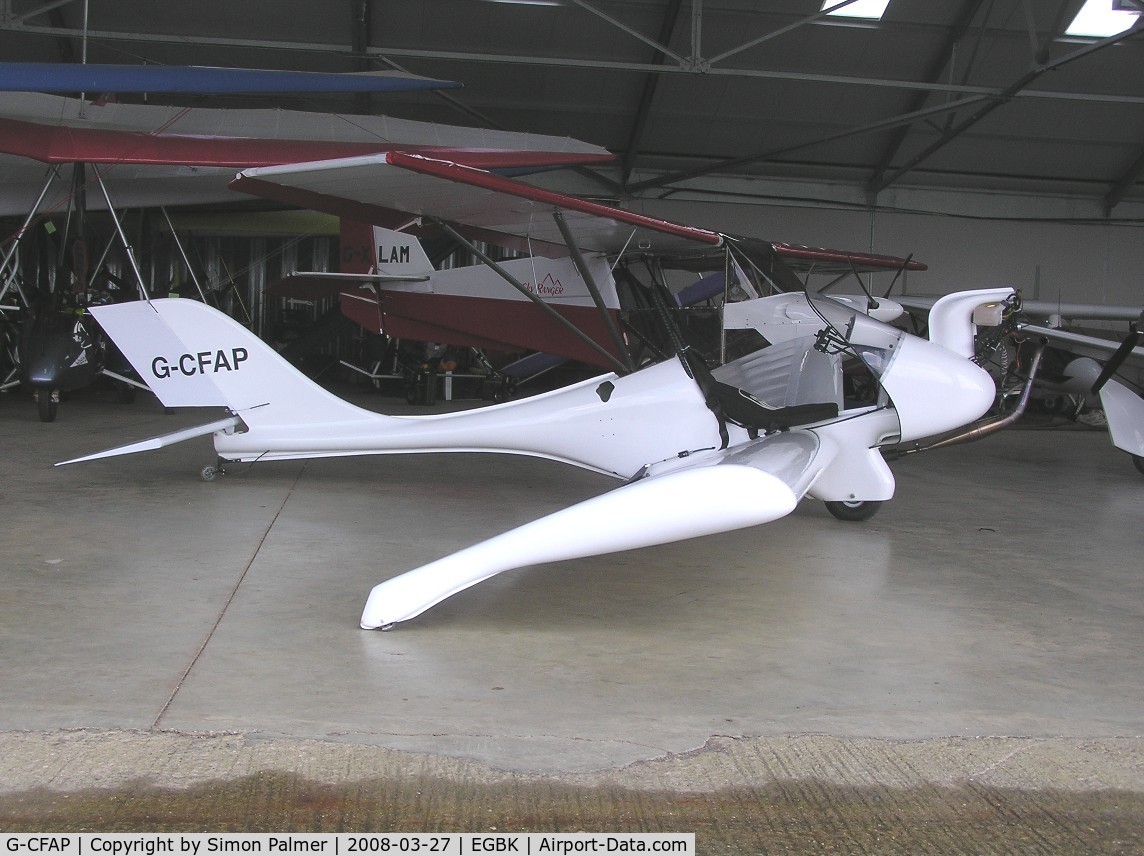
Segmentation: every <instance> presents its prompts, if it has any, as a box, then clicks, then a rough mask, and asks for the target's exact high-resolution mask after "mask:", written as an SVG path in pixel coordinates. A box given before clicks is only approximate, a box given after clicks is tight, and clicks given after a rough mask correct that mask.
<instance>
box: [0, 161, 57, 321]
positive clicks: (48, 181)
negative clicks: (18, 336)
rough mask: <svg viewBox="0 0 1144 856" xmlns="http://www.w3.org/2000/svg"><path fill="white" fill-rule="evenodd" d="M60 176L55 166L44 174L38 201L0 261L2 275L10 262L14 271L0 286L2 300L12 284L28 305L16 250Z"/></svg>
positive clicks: (50, 167) (0, 273)
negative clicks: (49, 190) (18, 274)
mask: <svg viewBox="0 0 1144 856" xmlns="http://www.w3.org/2000/svg"><path fill="white" fill-rule="evenodd" d="M58 177H59V171H58V169H57V168H56V167H55V166H49V167H48V171H47V173H46V174H45V176H44V188H43V190H41V191H40V195H39V196H38V197H36V202H35V204H34V205H32V210H30V211H29V212H28V216H27V217H25V218H24V223H23V224H22V225H21V226H20V228H19V229H18V230H17V232H16V234H15V235H14V236H13V238H12V244H11V246H9V247H8V252H7V253H5V254H4V260H3V261H2V262H0V275H3V274H4V272H5V271H7V270H8V263H9V262H11V263H12V272H11V273H10V274H8V277H7V278H6V279H5V280H4V287H3V288H0V300H3V299H4V295H6V294H7V293H8V289H9V288H11V287H12V286H15V287H16V293H17V294H19V295H20V299H21V300H23V301H24V305H25V306H27V305H28V298H27V296H26V295H25V294H24V290H23V289H22V288H21V287H20V283H19V281H18V280H17V279H16V274H17V273H19V269H18V268H17V266H16V251H17V250H18V249H19V247H20V240H21V239H22V238H23V237H24V235H25V234H26V233H27V231H28V227H29V226H30V225H31V224H32V220H34V219H35V217H36V212H38V211H39V210H40V205H41V204H42V203H43V201H44V197H45V196H47V195H48V188H50V187H51V186H52V182H53V181H55V180H56V179H57V178H58Z"/></svg>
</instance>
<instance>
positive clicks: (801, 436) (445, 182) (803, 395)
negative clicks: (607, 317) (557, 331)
mask: <svg viewBox="0 0 1144 856" xmlns="http://www.w3.org/2000/svg"><path fill="white" fill-rule="evenodd" d="M354 160H355V161H356V162H355V163H351V164H349V168H350V169H351V171H354V170H357V169H359V168H360V167H361V166H362V163H361V159H354ZM346 166H347V165H346V164H345V163H343V162H340V161H338V162H330V163H328V164H322V165H310V166H309V169H308V170H307V169H304V168H300V167H299V168H295V167H286V168H266V169H257V170H249V171H247V172H246V173H243V178H242V179H241V180H240V182H239V184H244V183H245V184H246V185H247V188H248V189H249V188H250V187H251V186H258V187H262V188H266V187H281V185H278V184H276V183H275V182H278V181H285V182H296V181H297V177H298V175H299V173H300V172H304V173H306V176H307V177H306V179H305V181H306V182H307V183H308V184H310V185H311V186H319V185H320V186H322V187H323V188H324V190H323V193H324V194H325V195H326V197H327V198H331V197H334V196H338V195H341V196H342V197H344V198H350V199H353V197H354V196H358V195H365V196H371V195H376V198H379V199H380V198H382V197H385V196H386V194H385V193H384V192H382V191H381V190H380V189H379V188H380V187H381V186H383V185H387V184H389V183H396V184H397V185H399V186H400V185H403V184H404V186H403V187H401V189H400V192H401V193H402V194H403V195H404V198H405V199H407V200H413V202H410V203H406V204H407V205H408V207H414V206H416V207H418V208H419V209H423V210H422V216H426V217H428V216H430V214H429V213H428V207H429V206H431V207H433V208H434V209H436V210H437V212H438V213H444V211H445V209H451V207H452V206H453V205H454V204H455V203H456V200H457V198H458V197H460V198H461V203H462V207H464V209H465V211H466V213H464V214H463V215H462V214H458V213H456V211H453V213H452V216H451V217H450V219H451V221H452V222H454V223H457V224H458V225H459V226H479V227H483V229H484V232H483V233H484V234H487V233H488V232H489V230H490V229H492V227H495V231H498V232H506V231H507V232H513V233H517V234H520V233H522V232H523V233H524V234H525V235H527V237H529V238H530V239H531V240H532V241H533V242H534V243H536V244H540V243H541V242H545V243H547V244H549V245H550V246H551V245H552V244H554V243H555V237H554V235H553V232H563V233H564V235H565V237H566V239H567V244H566V245H565V246H566V251H567V252H570V253H571V255H572V257H573V258H574V259H575V258H577V257H579V256H582V254H583V253H584V252H588V253H589V254H590V255H595V254H597V253H600V252H604V249H603V248H605V247H617V248H618V247H623V246H631V247H638V248H639V250H638V252H639V253H641V254H644V255H646V254H648V253H651V252H658V253H686V252H696V251H697V250H699V251H710V249H711V248H712V247H725V246H726V245H728V243H730V242H731V239H730V238H728V237H727V236H724V235H720V234H718V233H715V232H709V231H706V230H702V229H692V228H689V227H683V226H679V225H677V224H673V223H669V222H666V221H661V220H654V219H652V218H648V217H643V216H640V215H635V214H632V213H630V212H625V211H622V210H620V209H616V208H611V207H608V206H603V205H598V204H594V203H588V202H584V201H583V200H578V199H574V198H570V197H566V196H560V195H558V194H551V193H547V192H540V191H537V189H536V188H534V187H530V186H526V185H521V184H519V183H518V182H512V181H508V180H504V179H495V180H494V177H491V176H489V175H488V174H487V173H480V175H479V176H478V177H477V180H478V181H479V182H480V183H481V186H482V191H481V193H480V194H479V199H478V203H477V204H476V205H475V206H474V205H471V204H468V205H466V203H469V202H472V200H471V199H466V195H467V191H468V190H469V189H471V188H472V187H474V185H473V184H471V183H470V184H464V183H461V184H457V183H456V181H455V180H454V179H453V178H451V177H443V176H442V175H440V174H438V175H432V176H431V175H428V173H425V172H418V171H416V170H412V171H411V170H409V169H407V168H406V167H404V166H401V165H395V164H394V163H393V162H392V161H391V160H390V159H389V158H388V157H382V158H378V159H372V167H371V169H369V170H367V171H366V172H367V173H369V174H370V182H371V184H372V185H373V187H372V189H370V188H364V187H361V186H359V185H358V184H357V183H356V182H354V181H352V180H351V181H350V182H348V183H347V182H346V181H343V180H342V177H340V176H339V175H338V170H339V169H341V168H344V167H346ZM418 166H421V165H420V164H418ZM445 166H447V167H448V169H445V170H444V171H445V173H446V174H451V170H452V169H459V168H457V167H455V165H452V164H449V165H445ZM430 169H431V170H433V171H437V170H440V169H443V167H442V166H441V165H440V164H439V163H438V162H433V164H431V166H430ZM324 170H331V171H332V174H327V175H326V176H325V179H322V178H321V177H320V175H318V174H319V173H321V172H322V171H324ZM463 172H464V174H465V175H466V176H467V177H468V178H469V179H472V178H473V177H474V176H473V173H476V172H479V171H474V170H463ZM423 178H428V179H429V181H428V186H429V187H433V188H435V189H436V193H437V195H436V199H433V197H432V196H431V195H430V196H426V195H425V194H424V193H423V192H416V191H414V190H411V188H410V186H409V185H410V183H411V184H413V185H418V184H421V185H422V186H421V187H419V188H417V191H423V190H425V189H426V185H425V184H424V183H422V182H421V179H423ZM254 183H256V185H255V184H254ZM446 190H451V191H452V192H451V193H450V192H445V191H446ZM289 192H290V193H291V194H292V195H293V194H296V193H298V192H299V191H298V188H297V187H296V186H295V187H290V188H289ZM509 199H511V200H512V204H511V205H510V204H508V202H507V201H506V200H509ZM360 205H361V203H358V207H359V208H360ZM498 213H499V214H501V215H503V216H499V217H498V216H496V215H497V214H498ZM494 218H495V219H496V222H495V223H494V222H492V219H494ZM474 221H477V222H474ZM450 228H452V227H450ZM585 248H587V249H585ZM620 252H621V253H622V250H620ZM772 261H773V259H772ZM577 266H578V267H579V263H577ZM583 269H585V270H590V265H585V266H584V268H583ZM1011 294H1012V290H1011V289H986V290H982V291H976V292H965V293H961V294H957V295H951V296H950V297H948V298H945V299H942V300H940V301H938V302H937V303H936V304H935V305H934V307H933V309H932V310H931V312H930V338H929V339H928V340H927V339H922V338H919V337H917V336H913V335H910V334H908V333H906V332H904V331H902V330H900V329H897V328H895V327H893V326H890V325H889V324H887V323H884V322H883V321H879V320H877V319H875V318H873V317H871V316H870V315H868V314H866V313H865V312H864V311H862V309H863V308H865V307H864V306H862V305H859V306H857V307H856V306H855V305H854V303H853V302H848V301H845V300H839V299H836V298H832V297H827V296H823V295H815V294H807V293H805V292H788V293H779V294H774V295H772V296H768V297H751V298H749V299H746V300H742V301H740V302H737V303H729V304H726V305H725V306H724V307H723V315H724V325H723V326H724V330H725V332H727V333H735V332H744V331H750V333H751V335H752V336H754V337H755V345H754V346H752V347H750V348H746V349H744V352H743V353H742V354H740V355H738V356H737V357H735V358H734V359H731V360H729V361H728V362H726V363H725V364H723V365H721V366H719V367H717V368H716V369H714V370H709V369H708V366H707V364H706V362H705V361H704V360H703V358H702V357H701V356H700V355H699V354H698V352H697V350H696V349H694V348H691V347H688V346H686V345H685V344H684V343H683V342H682V341H681V340H679V341H678V347H677V348H676V351H675V352H674V353H671V354H669V355H667V356H666V357H665V358H663V359H661V360H659V361H657V362H653V363H651V364H650V365H646V366H645V367H643V368H640V369H638V370H631V369H629V368H626V367H623V366H618V367H617V370H616V371H614V372H610V373H607V374H601V375H599V376H597V377H594V378H592V379H590V380H587V381H583V382H581V383H577V384H574V385H572V386H569V387H565V388H561V389H557V390H555V391H552V392H547V393H544V394H540V395H537V396H534V397H532V398H527V399H522V400H519V401H514V402H510V403H507V404H501V405H495V406H489V407H485V408H481V409H477V410H469V411H464V412H458V413H447V414H442V415H427V416H384V415H379V414H376V413H373V412H371V411H367V410H363V409H361V408H358V407H356V406H354V405H352V404H350V403H348V402H346V401H344V400H342V399H340V398H338V397H336V396H334V395H332V394H331V393H329V392H328V391H326V390H325V389H323V388H321V387H320V386H318V385H316V384H315V383H313V382H312V381H310V380H309V379H307V378H306V377H305V376H303V375H302V374H300V373H299V372H297V371H296V370H295V369H294V368H293V367H292V366H290V365H289V364H288V363H287V362H286V361H285V360H283V359H282V358H281V357H280V356H279V355H278V354H277V353H275V352H274V350H273V349H272V348H270V347H269V346H268V345H266V344H265V343H263V342H262V341H260V340H259V339H258V338H257V337H255V336H254V335H253V334H251V333H250V332H249V331H247V330H246V329H245V328H243V327H242V326H240V325H239V324H238V323H236V322H235V321H233V320H232V319H230V318H228V317H227V316H225V315H223V314H222V313H219V312H217V311H215V310H214V309H212V308H210V307H208V306H205V305H203V304H201V303H198V302H193V301H188V300H177V299H175V300H171V299H164V300H153V301H150V302H144V301H140V302H136V303H127V304H120V305H116V306H106V307H93V309H92V312H93V314H95V316H96V318H97V320H98V321H99V323H100V324H101V325H102V326H103V328H104V330H105V331H106V332H107V334H108V335H109V336H110V337H111V338H112V339H113V340H114V341H115V343H116V344H117V345H118V346H119V348H120V349H121V350H122V351H123V353H124V354H125V355H126V356H127V358H128V359H129V360H130V361H131V363H132V364H133V365H134V366H135V367H136V368H137V370H138V371H139V372H140V373H141V375H142V376H143V377H145V378H146V379H147V382H148V384H149V385H150V386H151V388H152V389H153V390H154V392H155V394H156V395H157V396H158V397H159V399H160V400H161V401H162V402H163V403H164V404H165V405H167V406H170V407H184V406H203V407H222V408H225V416H223V417H222V418H220V419H217V420H215V421H212V422H209V423H207V424H205V425H202V426H200V427H198V428H191V429H187V430H184V431H179V432H175V433H173V434H170V435H166V436H163V437H157V438H153V439H150V440H144V441H142V442H138V443H132V444H129V445H126V446H121V447H118V448H115V449H111V450H108V451H106V452H100V453H97V454H94V455H89V456H86V457H83V458H78V459H76V460H75V461H67V462H64V463H76V462H78V461H85V460H93V459H97V458H103V457H108V456H112V455H120V454H126V453H130V452H138V451H144V450H149V449H158V448H162V447H164V446H166V445H169V444H171V443H174V442H179V441H182V440H186V439H190V438H192V437H197V436H203V435H207V434H210V435H213V439H214V447H215V450H216V452H217V454H218V457H219V458H220V460H221V461H224V462H225V461H247V462H250V461H267V460H291V459H298V458H315V457H332V456H346V455H366V454H394V453H403V452H424V451H452V452H467V451H473V452H502V453H510V454H521V455H532V456H537V457H543V458H548V459H551V460H556V461H561V462H564V463H568V464H570V465H573V466H579V467H583V468H586V469H589V470H593V471H595V472H599V473H604V474H607V475H610V476H612V477H614V478H616V479H617V480H619V481H621V482H623V485H622V486H620V487H618V488H617V489H616V490H613V491H611V492H609V493H606V494H603V495H602V496H599V497H596V498H593V499H590V500H587V501H585V502H582V503H580V504H578V505H575V506H572V507H570V508H567V509H564V510H562V511H559V512H556V513H555V514H552V515H549V516H547V517H544V518H541V519H539V520H536V521H534V522H532V523H528V524H526V525H524V526H521V527H519V528H517V529H513V530H511V531H509V532H506V533H504V534H502V535H498V536H496V537H494V538H491V539H489V540H487V541H484V542H482V543H479V544H476V545H474V546H472V547H469V548H467V549H465V550H461V551H460V552H458V553H455V554H453V555H450V556H446V557H444V558H442V559H439V560H438V561H435V562H432V563H430V564H429V565H426V566H424V567H421V568H418V569H415V570H412V571H408V572H406V573H403V574H401V575H399V576H396V577H394V578H392V579H388V580H386V581H384V582H381V583H379V584H378V585H376V586H375V587H374V588H373V590H372V591H371V592H370V594H369V597H368V599H367V601H366V604H365V608H364V611H363V613H362V616H361V621H360V623H361V626H362V627H363V628H366V629H375V628H381V629H388V628H390V627H392V626H393V625H394V624H396V623H398V622H402V621H407V620H409V619H412V618H414V617H415V616H417V615H419V614H420V613H422V612H424V611H425V610H426V609H429V608H430V607H432V606H433V605H434V604H436V603H439V602H440V601H442V600H444V599H445V598H447V597H449V596H451V595H453V594H456V593H457V592H459V591H461V590H463V589H465V588H468V587H469V586H472V585H474V584H476V583H478V582H480V581H482V580H484V579H488V578H489V577H491V576H493V575H495V574H498V573H501V572H503V571H507V570H510V569H514V568H519V567H523V566H526V565H533V564H539V563H544V562H553V561H558V560H563V559H571V558H579V557H584V556H592V555H599V554H604V553H610V552H614V551H619V550H627V549H632V548H637V547H642V546H650V545H653V544H663V543H669V542H672V541H677V540H682V539H686V538H691V537H696V536H700V535H708V534H714V533H719V532H726V531H731V530H734V529H739V528H743V527H748V526H754V525H757V524H761V523H766V522H769V521H772V520H775V519H778V518H780V517H783V516H784V515H786V514H789V513H790V512H791V511H792V510H793V509H794V508H795V506H796V505H797V504H798V502H799V501H800V500H801V499H802V498H804V497H812V498H815V499H819V500H823V501H825V502H826V503H827V505H828V507H829V508H830V509H831V511H832V512H833V513H834V514H835V515H836V516H838V517H841V518H843V519H851V520H857V519H863V518H865V517H869V516H870V515H871V514H872V513H874V511H876V510H877V508H878V507H879V506H880V505H881V503H882V502H884V501H886V500H888V499H890V498H891V497H892V496H893V494H894V478H893V475H892V473H891V472H890V469H889V468H888V466H887V465H886V462H885V460H884V459H883V457H882V454H881V452H880V447H882V446H884V445H889V444H895V443H900V442H907V441H911V440H916V439H921V438H925V437H930V436H933V435H939V434H943V433H945V432H950V431H954V430H956V429H958V428H960V427H962V426H965V425H967V424H968V423H971V422H973V421H974V420H976V419H978V418H979V417H981V416H982V415H983V414H984V413H985V412H986V411H987V410H988V408H989V407H990V405H991V404H992V402H993V399H994V394H995V388H994V384H993V381H992V379H991V378H990V376H989V374H988V373H987V372H986V371H984V370H983V369H981V368H980V367H979V366H977V365H976V364H974V363H973V362H972V360H971V359H970V358H971V357H972V355H973V344H974V335H975V333H976V326H975V324H974V321H973V313H974V311H975V309H976V308H977V307H978V306H979V305H981V304H987V303H991V302H996V301H999V300H1003V299H1006V298H1007V297H1009V296H1010V295H1011ZM891 309H892V306H891V305H890V302H884V303H883V304H882V305H881V306H880V307H879V311H880V312H887V311H888V310H891ZM760 336H761V337H762V338H761V339H760V338H758V337H760ZM855 373H860V374H862V375H863V376H864V377H865V379H866V380H867V383H864V384H859V385H857V386H856V385H854V384H853V383H852V382H850V381H849V380H848V378H852V377H853V376H854V375H855ZM858 394H860V395H861V400H854V399H853V398H852V396H854V395H858Z"/></svg>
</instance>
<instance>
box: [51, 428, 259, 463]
mask: <svg viewBox="0 0 1144 856" xmlns="http://www.w3.org/2000/svg"><path fill="white" fill-rule="evenodd" d="M241 424H242V420H241V419H240V418H239V417H237V416H228V417H227V418H226V419H218V420H215V421H214V422H208V423H207V424H206V425H197V426H195V427H194V428H184V429H183V430H182V431H172V432H171V433H170V434H163V435H162V436H159V437H151V438H150V439H148V440H140V441H139V442H137V443H129V444H128V445H126V446H116V447H115V448H114V449H106V450H104V451H102V452H96V453H95V454H92V455H84V456H83V457H82V458H72V459H71V460H70V461H60V462H59V463H58V464H56V465H55V466H57V467H63V466H66V465H67V464H80V463H83V462H84V461H97V460H99V459H100V458H114V457H116V456H118V455H132V454H134V453H136V452H152V451H154V450H155V449H162V448H163V447H164V446H173V445H174V444H175V443H182V442H183V441H184V440H193V439H194V438H195V437H202V436H204V435H206V434H214V433H215V432H216V431H226V430H228V429H230V428H237V427H238V426H239V425H241Z"/></svg>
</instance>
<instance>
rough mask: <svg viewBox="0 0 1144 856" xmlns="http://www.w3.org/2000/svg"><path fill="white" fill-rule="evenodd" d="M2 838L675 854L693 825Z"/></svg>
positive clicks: (107, 850) (108, 850) (282, 850)
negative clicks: (674, 828) (684, 828)
mask: <svg viewBox="0 0 1144 856" xmlns="http://www.w3.org/2000/svg"><path fill="white" fill-rule="evenodd" d="M2 838H3V840H4V850H3V853H2V854H0V856H3V854H17V856H163V854H181V856H215V854H220V853H222V854H248V853H250V854H258V856H279V854H320V856H382V854H390V853H393V854H400V853H438V854H446V856H469V854H478V853H500V854H523V856H533V854H558V856H572V854H579V853H670V854H678V856H695V833H693V832H622V833H612V832H439V833H435V832H414V833H400V832H382V833H360V834H358V833H350V832H328V833H302V832H284V833H280V834H279V833H264V832H260V833H253V832H252V833H245V832H229V833H228V832H224V833H211V832H183V833H170V832H144V833H128V832H108V833H100V832H75V833H55V834H53V833H20V834H8V835H3V836H2Z"/></svg>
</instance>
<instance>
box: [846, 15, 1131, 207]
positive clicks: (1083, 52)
mask: <svg viewBox="0 0 1144 856" xmlns="http://www.w3.org/2000/svg"><path fill="white" fill-rule="evenodd" d="M1142 31H1144V26H1142V25H1141V23H1140V22H1139V21H1137V23H1136V24H1135V25H1134V26H1133V27H1132V28H1131V29H1129V30H1126V31H1125V32H1123V33H1119V34H1118V35H1115V36H1109V37H1108V38H1106V39H1100V40H1098V41H1096V42H1093V43H1092V44H1090V45H1087V46H1085V47H1083V48H1080V49H1079V50H1075V51H1073V52H1072V53H1069V54H1066V55H1065V56H1063V57H1060V58H1059V59H1056V60H1052V61H1051V62H1044V63H1037V64H1035V65H1034V66H1033V67H1032V68H1031V69H1030V70H1029V71H1027V72H1025V74H1023V75H1021V77H1019V78H1018V79H1017V80H1015V81H1014V82H1013V83H1011V84H1010V85H1009V86H1008V87H1006V88H1005V90H1004V91H1003V92H1002V93H1001V94H1000V95H997V96H996V97H994V98H991V99H990V100H989V102H988V103H987V104H985V105H984V106H982V107H981V108H979V109H978V110H976V111H974V112H973V113H972V114H971V115H970V116H969V117H968V118H966V119H963V120H962V121H960V122H958V123H957V124H956V125H954V126H953V127H952V128H949V129H948V130H947V131H946V132H945V133H944V134H942V135H941V137H939V138H938V139H937V140H935V141H934V142H932V143H930V145H928V146H926V147H925V148H924V149H923V150H922V151H921V152H919V153H918V154H916V155H914V156H913V157H912V158H910V159H909V160H908V161H907V162H906V163H905V164H904V165H902V166H900V167H898V168H897V169H895V170H894V171H893V172H891V173H890V174H889V175H888V176H883V178H882V180H881V181H879V182H878V183H877V184H876V185H873V186H871V187H868V188H867V191H868V192H870V193H878V192H880V191H882V190H885V189H886V188H887V187H889V186H890V185H891V184H893V183H894V182H895V181H897V180H898V179H899V178H901V177H902V176H903V175H905V174H906V173H908V172H910V171H911V170H913V169H914V168H915V167H917V166H918V165H919V164H921V163H922V162H923V161H925V160H926V159H927V158H929V157H930V155H932V154H934V153H935V152H937V151H939V150H940V149H942V148H944V147H945V146H946V145H947V144H948V143H950V142H951V141H952V140H954V139H956V138H957V137H958V136H960V135H961V134H962V133H964V132H965V131H966V130H968V129H969V128H971V127H973V126H974V125H976V124H977V123H978V122H980V121H981V120H982V119H984V118H985V117H986V116H988V115H989V114H990V113H992V112H993V111H994V110H996V109H997V108H998V107H1000V106H1002V105H1003V104H1005V103H1007V102H1008V101H1010V100H1011V99H1012V98H1014V97H1016V96H1017V95H1019V94H1020V93H1021V92H1022V91H1023V90H1024V89H1025V88H1026V87H1027V86H1028V85H1029V84H1030V83H1032V82H1033V81H1034V80H1036V79H1037V78H1038V77H1040V76H1041V75H1043V74H1045V73H1047V72H1049V71H1053V70H1054V69H1057V68H1060V67H1061V66H1063V65H1066V64H1067V63H1070V62H1074V61H1076V60H1078V59H1080V58H1082V57H1085V56H1088V55H1089V54H1091V53H1095V52H1096V51H1098V50H1101V49H1103V48H1106V47H1108V46H1109V45H1114V44H1117V43H1118V42H1122V41H1124V40H1125V39H1129V38H1131V37H1132V36H1134V35H1136V34H1137V33H1139V32H1142Z"/></svg>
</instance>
